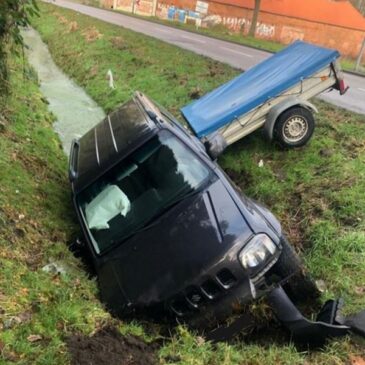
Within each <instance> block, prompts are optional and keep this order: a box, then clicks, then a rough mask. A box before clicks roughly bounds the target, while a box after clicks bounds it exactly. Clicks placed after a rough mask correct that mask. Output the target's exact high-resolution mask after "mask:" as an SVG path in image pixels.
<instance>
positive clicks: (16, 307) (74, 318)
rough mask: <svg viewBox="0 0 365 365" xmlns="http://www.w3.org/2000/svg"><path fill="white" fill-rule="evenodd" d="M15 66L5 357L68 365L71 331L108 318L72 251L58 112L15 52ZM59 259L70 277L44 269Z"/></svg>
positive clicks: (6, 216)
mask: <svg viewBox="0 0 365 365" xmlns="http://www.w3.org/2000/svg"><path fill="white" fill-rule="evenodd" d="M10 67H11V81H10V82H11V83H10V89H11V95H10V97H9V98H8V100H6V107H5V108H2V109H1V110H0V115H1V117H2V120H3V128H2V131H1V133H0V150H1V154H0V170H1V174H0V272H1V275H0V363H1V364H7V363H14V362H16V363H19V364H31V363H32V364H35V363H37V364H63V363H67V362H68V355H67V351H66V350H65V348H64V347H65V346H64V343H63V340H64V338H65V336H67V335H68V334H70V333H73V332H74V331H81V332H84V333H90V332H92V331H93V330H95V328H97V327H98V326H99V325H100V324H101V323H102V322H103V321H104V320H107V319H108V317H109V316H108V314H107V313H105V311H104V310H103V308H102V306H101V305H100V303H99V301H98V300H97V298H96V285H95V283H94V282H93V281H90V280H88V279H87V278H86V275H85V271H84V269H83V268H82V266H81V265H80V263H79V262H78V260H76V259H75V258H74V257H73V255H72V254H71V253H70V252H68V250H67V246H66V242H68V241H69V240H70V239H71V237H72V236H73V235H74V234H75V232H77V231H76V230H75V225H74V221H75V219H74V216H73V214H72V209H71V204H70V203H69V201H70V199H69V195H70V194H69V188H68V183H67V178H66V173H65V172H66V157H65V156H64V154H63V152H62V150H61V148H60V142H59V140H58V138H57V137H56V135H55V133H54V132H53V130H52V122H53V120H54V118H53V117H52V115H50V113H49V112H48V111H47V105H46V104H45V102H44V98H43V97H42V95H41V94H40V91H39V88H38V84H37V79H36V75H35V74H34V72H33V71H32V70H31V69H29V67H28V66H27V65H26V64H25V65H24V64H23V62H22V60H21V59H19V58H16V57H15V56H13V58H12V60H11V62H10ZM54 261H56V262H62V263H67V267H68V268H67V274H66V275H52V274H49V273H46V272H44V271H42V267H43V266H44V265H46V264H48V263H49V262H54ZM32 335H34V336H37V337H36V338H37V339H38V340H37V341H35V342H32V341H31V340H32V337H29V336H32ZM33 340H34V337H33Z"/></svg>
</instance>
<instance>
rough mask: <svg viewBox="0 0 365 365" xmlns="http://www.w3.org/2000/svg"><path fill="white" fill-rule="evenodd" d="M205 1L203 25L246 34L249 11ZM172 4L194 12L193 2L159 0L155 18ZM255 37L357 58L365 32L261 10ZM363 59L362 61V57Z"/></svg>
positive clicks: (185, 0)
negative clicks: (301, 43) (298, 42)
mask: <svg viewBox="0 0 365 365" xmlns="http://www.w3.org/2000/svg"><path fill="white" fill-rule="evenodd" d="M206 2H208V3H209V7H208V13H207V15H205V16H203V21H202V26H207V27H209V26H212V25H216V24H222V25H224V26H226V27H227V28H229V29H230V30H231V31H232V32H242V33H244V34H247V33H248V30H249V28H250V24H251V22H250V20H251V18H252V10H250V9H246V8H241V7H237V6H233V5H226V4H220V3H218V2H213V1H209V0H208V1H206ZM172 5H174V6H176V7H178V8H180V9H186V10H195V7H196V0H158V5H157V13H156V15H157V16H160V17H162V18H166V16H167V15H166V14H167V9H168V7H170V6H172ZM256 37H258V38H263V39H270V40H274V41H277V42H281V43H284V44H288V43H291V42H292V41H294V40H296V39H301V40H304V41H307V42H311V43H315V44H318V45H322V46H325V47H330V48H336V49H338V50H339V51H340V52H341V54H343V55H346V56H350V57H353V58H356V57H357V55H358V54H359V51H360V48H361V44H362V41H363V39H364V38H365V32H362V31H359V30H354V29H349V28H342V27H338V26H334V25H329V24H321V23H315V22H311V21H307V20H303V19H298V18H291V17H285V16H281V15H276V14H270V13H265V12H263V11H261V12H260V14H259V18H258V24H257V29H256ZM363 59H364V61H365V55H364V58H363Z"/></svg>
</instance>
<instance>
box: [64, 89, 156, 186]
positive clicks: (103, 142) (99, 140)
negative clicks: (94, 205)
mask: <svg viewBox="0 0 365 365" xmlns="http://www.w3.org/2000/svg"><path fill="white" fill-rule="evenodd" d="M147 100H148V99H147ZM154 116H155V114H154V113H153V112H152V111H151V109H150V108H149V104H148V103H146V100H145V97H144V95H143V94H141V93H138V92H137V93H135V95H134V97H133V99H131V100H129V101H127V102H126V103H125V104H123V105H121V106H120V107H119V108H117V109H116V110H115V111H113V112H112V113H110V114H108V115H107V116H106V117H105V118H104V119H103V120H102V121H101V122H100V123H98V124H97V125H96V126H95V127H93V128H92V129H90V130H89V131H88V132H87V133H86V134H84V135H83V136H82V137H81V138H80V139H79V140H74V141H73V144H72V147H71V153H70V171H69V173H70V180H71V182H72V188H73V191H74V192H75V193H77V192H79V191H81V190H82V189H84V188H85V187H86V186H88V185H89V184H90V183H92V182H93V181H95V180H96V179H97V178H98V177H100V176H101V175H103V174H104V173H105V172H107V171H108V170H109V169H110V168H111V167H113V166H114V165H115V164H116V163H118V162H119V161H120V160H121V159H122V158H123V157H125V156H126V155H128V154H129V153H130V152H132V151H133V150H134V149H136V148H138V147H139V146H140V145H142V144H143V143H144V142H145V141H146V140H148V139H150V138H151V136H152V135H154V134H155V133H156V132H157V125H156V122H155V121H154V119H153V118H154Z"/></svg>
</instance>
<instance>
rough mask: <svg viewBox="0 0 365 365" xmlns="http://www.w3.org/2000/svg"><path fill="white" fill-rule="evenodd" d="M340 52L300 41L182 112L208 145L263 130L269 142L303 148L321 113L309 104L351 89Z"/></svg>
mask: <svg viewBox="0 0 365 365" xmlns="http://www.w3.org/2000/svg"><path fill="white" fill-rule="evenodd" d="M339 56H340V54H339V52H338V51H336V50H332V49H327V48H323V47H318V46H314V45H311V44H308V43H305V42H302V41H296V42H294V43H293V44H292V45H290V46H289V47H287V48H285V49H284V50H282V51H281V52H278V53H276V54H274V55H273V56H271V57H269V58H268V59H266V60H265V61H263V62H261V63H259V64H258V65H256V66H254V67H252V68H251V69H249V70H248V71H246V72H244V73H242V74H241V75H239V76H238V77H236V78H234V79H233V80H231V81H229V82H227V83H226V84H223V85H221V86H220V87H218V88H217V89H215V90H213V91H211V92H210V93H208V94H206V95H205V96H203V97H202V98H200V99H198V100H196V101H194V102H192V103H190V104H188V105H187V106H185V107H183V108H182V109H181V112H182V114H183V116H184V118H185V119H186V121H187V123H188V125H189V126H190V128H191V130H192V131H193V133H194V134H195V135H196V136H197V137H198V138H200V139H201V140H202V141H203V142H205V144H206V145H209V144H211V145H212V146H213V147H214V146H216V144H217V141H219V144H220V145H224V146H227V145H230V144H232V143H234V142H236V141H238V140H240V139H241V138H243V137H245V136H246V135H248V134H250V133H252V132H253V131H255V130H256V129H258V128H261V127H263V128H264V132H265V135H266V136H267V137H268V139H269V140H276V141H277V142H279V144H280V145H281V146H283V147H289V148H290V147H299V146H303V145H304V144H306V143H307V142H308V141H309V139H310V138H311V136H312V134H313V131H314V127H315V120H314V115H313V114H314V113H318V110H317V108H316V107H315V105H313V104H312V103H311V102H309V100H310V99H311V98H313V97H314V96H317V95H318V94H320V93H322V92H324V91H326V90H332V89H336V90H338V91H339V92H340V94H341V95H342V94H344V93H345V92H346V91H347V89H348V87H346V85H345V82H344V78H343V74H342V72H341V68H340V64H339Z"/></svg>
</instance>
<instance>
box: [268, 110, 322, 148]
mask: <svg viewBox="0 0 365 365" xmlns="http://www.w3.org/2000/svg"><path fill="white" fill-rule="evenodd" d="M314 126H315V123H314V117H313V114H312V113H311V112H310V111H309V110H308V109H306V108H303V107H300V106H296V107H293V108H290V109H287V110H285V111H284V112H283V113H282V114H280V115H279V117H278V119H277V121H276V123H275V129H274V132H275V137H276V139H277V141H278V142H279V144H280V145H281V146H282V147H285V148H293V147H301V146H304V145H305V144H306V143H307V142H308V141H309V140H310V138H311V137H312V134H313V132H314Z"/></svg>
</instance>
